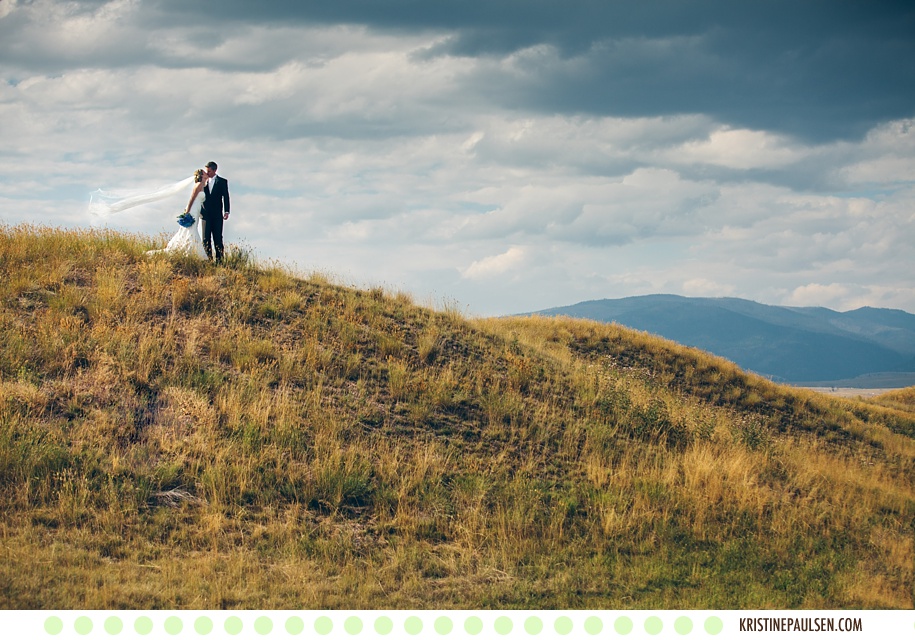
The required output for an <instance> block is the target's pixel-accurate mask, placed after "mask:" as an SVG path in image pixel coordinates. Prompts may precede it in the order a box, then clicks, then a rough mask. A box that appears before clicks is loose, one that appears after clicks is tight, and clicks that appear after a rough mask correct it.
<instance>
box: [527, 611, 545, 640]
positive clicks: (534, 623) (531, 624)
mask: <svg viewBox="0 0 915 640" xmlns="http://www.w3.org/2000/svg"><path fill="white" fill-rule="evenodd" d="M524 630H525V631H527V632H528V634H529V635H532V636H535V635H537V634H538V633H540V632H541V631H543V621H542V620H541V619H540V618H538V617H537V616H531V617H530V618H528V619H527V620H525V621H524Z"/></svg>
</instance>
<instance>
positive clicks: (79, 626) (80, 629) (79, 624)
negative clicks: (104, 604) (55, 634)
mask: <svg viewBox="0 0 915 640" xmlns="http://www.w3.org/2000/svg"><path fill="white" fill-rule="evenodd" d="M73 628H74V629H75V630H76V633H78V634H79V635H81V636H87V635H89V634H90V633H92V620H90V619H89V618H87V617H86V616H80V617H78V618H77V619H76V622H74V623H73Z"/></svg>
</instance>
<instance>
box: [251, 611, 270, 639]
mask: <svg viewBox="0 0 915 640" xmlns="http://www.w3.org/2000/svg"><path fill="white" fill-rule="evenodd" d="M254 630H255V631H257V633H259V634H260V635H262V636H265V635H267V634H268V633H270V632H271V631H273V620H271V619H270V618H268V617H267V616H261V617H260V618H258V619H257V620H255V621H254Z"/></svg>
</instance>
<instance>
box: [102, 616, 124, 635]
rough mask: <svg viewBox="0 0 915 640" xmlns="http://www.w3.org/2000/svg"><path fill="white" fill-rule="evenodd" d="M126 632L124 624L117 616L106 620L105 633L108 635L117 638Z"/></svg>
mask: <svg viewBox="0 0 915 640" xmlns="http://www.w3.org/2000/svg"><path fill="white" fill-rule="evenodd" d="M123 630H124V623H123V622H121V619H120V618H118V617H117V616H111V617H110V618H108V619H107V620H105V631H107V632H108V635H111V636H116V635H118V634H119V633H121V631H123Z"/></svg>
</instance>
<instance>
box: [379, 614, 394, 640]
mask: <svg viewBox="0 0 915 640" xmlns="http://www.w3.org/2000/svg"><path fill="white" fill-rule="evenodd" d="M393 630H394V623H393V622H392V621H391V619H390V618H389V617H387V616H381V617H380V618H378V619H377V620H375V631H377V632H378V633H379V634H381V635H383V636H386V635H388V634H389V633H391V632H392V631H393Z"/></svg>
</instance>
